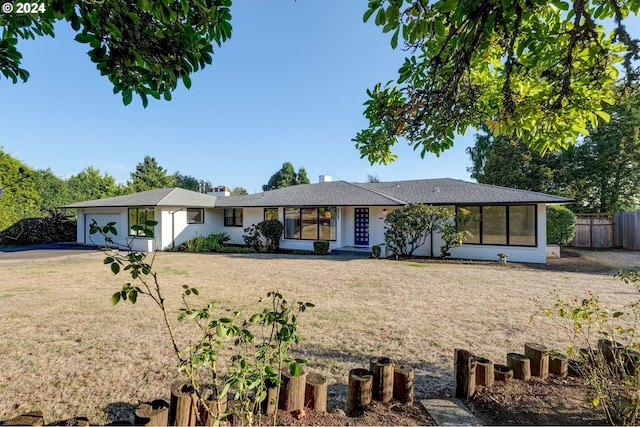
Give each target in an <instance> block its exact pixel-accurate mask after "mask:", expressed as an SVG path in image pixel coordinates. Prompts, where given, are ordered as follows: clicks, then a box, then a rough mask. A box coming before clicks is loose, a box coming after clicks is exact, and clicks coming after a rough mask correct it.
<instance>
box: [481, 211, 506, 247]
mask: <svg viewBox="0 0 640 427" xmlns="http://www.w3.org/2000/svg"><path fill="white" fill-rule="evenodd" d="M482 243H484V244H485V245H506V244H507V207H506V206H483V207H482Z"/></svg>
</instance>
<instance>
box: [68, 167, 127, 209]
mask: <svg viewBox="0 0 640 427" xmlns="http://www.w3.org/2000/svg"><path fill="white" fill-rule="evenodd" d="M67 187H68V191H69V194H70V198H71V200H73V201H74V202H76V201H82V200H93V199H104V198H107V197H114V196H118V195H120V194H123V193H124V191H125V190H124V188H123V187H119V186H117V185H116V179H115V178H114V177H113V176H111V175H109V174H108V173H107V172H105V173H104V174H101V173H100V170H99V169H95V168H94V167H93V166H89V167H87V168H85V169H83V170H82V171H80V172H79V173H78V174H77V175H73V176H71V177H70V178H69V179H68V181H67Z"/></svg>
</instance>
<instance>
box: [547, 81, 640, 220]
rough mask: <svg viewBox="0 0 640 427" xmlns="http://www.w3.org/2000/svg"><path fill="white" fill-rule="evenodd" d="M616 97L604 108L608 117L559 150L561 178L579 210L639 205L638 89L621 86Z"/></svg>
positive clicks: (616, 210) (627, 208)
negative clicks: (568, 148) (572, 144)
mask: <svg viewBox="0 0 640 427" xmlns="http://www.w3.org/2000/svg"><path fill="white" fill-rule="evenodd" d="M616 98H617V102H616V104H615V105H613V106H609V107H608V108H607V109H606V111H607V112H608V113H609V114H610V116H611V121H610V122H609V123H604V124H602V125H600V126H598V128H596V129H593V130H591V132H590V135H589V136H587V137H585V138H584V140H583V141H582V142H581V143H578V144H576V146H575V147H572V148H571V149H570V150H568V151H567V152H566V153H562V154H561V159H562V160H563V163H564V165H563V166H564V167H563V168H562V170H561V171H562V172H563V174H564V175H565V177H564V181H565V182H566V185H567V186H571V188H572V189H573V197H574V198H575V199H576V200H577V203H576V207H577V209H578V210H579V211H586V212H620V211H632V210H636V209H638V208H639V207H640V203H639V199H638V195H640V90H638V89H635V90H633V91H631V92H629V91H622V90H620V91H618V92H617V93H616ZM562 178H563V177H562V176H561V177H560V179H562Z"/></svg>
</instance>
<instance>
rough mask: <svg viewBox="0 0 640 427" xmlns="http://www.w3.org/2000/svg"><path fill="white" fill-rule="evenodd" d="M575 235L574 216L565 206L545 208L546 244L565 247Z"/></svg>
mask: <svg viewBox="0 0 640 427" xmlns="http://www.w3.org/2000/svg"><path fill="white" fill-rule="evenodd" d="M575 233H576V214H574V213H573V212H571V210H570V209H569V208H567V207H565V206H547V243H550V244H554V245H566V244H567V243H569V242H571V241H572V240H573V236H574V235H575Z"/></svg>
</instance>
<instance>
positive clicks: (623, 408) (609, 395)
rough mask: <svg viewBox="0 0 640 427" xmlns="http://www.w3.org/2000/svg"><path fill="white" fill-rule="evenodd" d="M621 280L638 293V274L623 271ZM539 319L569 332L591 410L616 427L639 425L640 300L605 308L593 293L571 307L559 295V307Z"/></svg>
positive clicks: (571, 354) (569, 350)
mask: <svg viewBox="0 0 640 427" xmlns="http://www.w3.org/2000/svg"><path fill="white" fill-rule="evenodd" d="M617 276H618V277H620V278H621V280H622V281H624V282H625V283H628V284H632V285H633V286H634V287H635V288H636V291H638V292H640V275H639V274H638V272H625V271H622V270H621V271H620V272H618V274H617ZM541 314H542V315H544V316H546V317H550V318H552V319H553V320H554V321H555V322H556V323H557V324H558V325H559V326H560V328H561V329H562V330H564V331H565V332H566V335H567V341H568V343H567V349H566V354H567V356H568V357H569V358H570V359H571V360H572V362H571V363H572V366H573V367H574V368H575V369H576V370H577V371H578V372H579V373H580V375H581V376H582V377H583V378H585V379H586V381H587V383H588V384H589V385H590V386H591V388H592V391H593V394H592V397H591V403H592V405H593V408H594V409H601V410H602V411H603V412H604V414H605V416H606V417H607V420H608V421H609V422H610V423H611V424H612V425H618V424H622V425H637V424H638V421H640V418H639V415H640V393H638V390H640V352H638V350H639V349H640V339H639V338H638V334H637V331H638V328H639V327H640V299H636V300H635V301H631V302H629V303H628V304H625V305H623V306H622V307H607V306H606V305H605V304H603V303H602V301H601V300H600V298H599V297H598V296H597V295H594V294H592V293H589V295H588V296H586V297H585V298H583V299H582V300H573V301H565V300H564V299H563V298H561V297H560V296H558V295H556V303H555V305H554V306H553V307H548V308H547V307H542V308H541ZM533 317H535V315H534V316H532V318H533Z"/></svg>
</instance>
